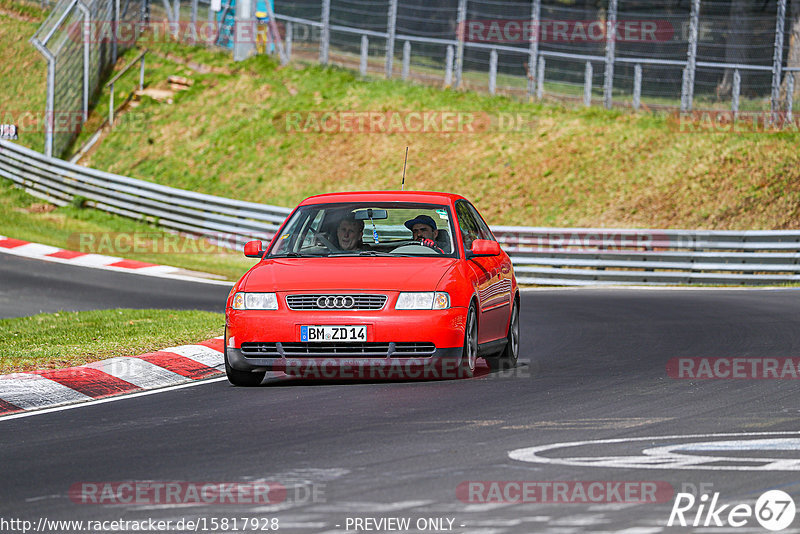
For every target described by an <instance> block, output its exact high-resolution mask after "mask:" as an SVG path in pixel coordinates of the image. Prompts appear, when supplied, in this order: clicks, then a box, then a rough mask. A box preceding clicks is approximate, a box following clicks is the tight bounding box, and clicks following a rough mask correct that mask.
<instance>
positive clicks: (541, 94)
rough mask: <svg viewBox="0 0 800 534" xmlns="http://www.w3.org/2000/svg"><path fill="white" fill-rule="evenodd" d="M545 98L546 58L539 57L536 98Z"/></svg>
mask: <svg viewBox="0 0 800 534" xmlns="http://www.w3.org/2000/svg"><path fill="white" fill-rule="evenodd" d="M543 97H544V56H539V68H538V69H536V98H538V99H539V100H541V99H542V98H543Z"/></svg>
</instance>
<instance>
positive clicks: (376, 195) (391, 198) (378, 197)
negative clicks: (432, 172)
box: [300, 191, 464, 206]
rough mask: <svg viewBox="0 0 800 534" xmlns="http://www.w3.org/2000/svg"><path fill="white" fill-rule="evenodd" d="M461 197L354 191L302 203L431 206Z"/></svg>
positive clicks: (404, 192)
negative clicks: (395, 203)
mask: <svg viewBox="0 0 800 534" xmlns="http://www.w3.org/2000/svg"><path fill="white" fill-rule="evenodd" d="M463 198H464V197H462V196H461V195H456V194H453V193H438V192H435V191H352V192H345V193H325V194H323V195H315V196H313V197H308V198H307V199H305V200H304V201H302V202H301V203H300V205H301V206H305V205H308V204H326V203H334V202H421V203H431V204H434V203H436V204H450V203H451V202H455V201H456V200H458V199H463Z"/></svg>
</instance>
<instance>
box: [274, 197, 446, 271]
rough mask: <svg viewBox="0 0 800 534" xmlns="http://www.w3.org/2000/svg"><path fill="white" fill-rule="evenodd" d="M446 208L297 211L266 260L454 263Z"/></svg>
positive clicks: (405, 205)
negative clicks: (447, 259) (359, 258)
mask: <svg viewBox="0 0 800 534" xmlns="http://www.w3.org/2000/svg"><path fill="white" fill-rule="evenodd" d="M452 220H453V217H452V215H451V213H450V209H449V208H448V207H447V206H445V205H438V204H418V203H409V202H388V203H363V202H359V203H337V204H315V205H310V206H301V207H300V208H298V209H297V211H295V213H294V214H293V215H292V217H291V219H290V220H289V221H288V223H287V224H286V226H285V227H284V228H283V230H282V231H281V233H280V235H278V236H276V238H275V240H274V241H273V243H272V246H271V248H270V250H269V252H268V254H267V256H266V257H268V258H277V257H314V256H320V257H332V256H387V257H389V256H391V257H399V256H419V257H424V256H429V257H435V256H447V257H456V256H457V248H456V247H455V244H454V241H453V225H452Z"/></svg>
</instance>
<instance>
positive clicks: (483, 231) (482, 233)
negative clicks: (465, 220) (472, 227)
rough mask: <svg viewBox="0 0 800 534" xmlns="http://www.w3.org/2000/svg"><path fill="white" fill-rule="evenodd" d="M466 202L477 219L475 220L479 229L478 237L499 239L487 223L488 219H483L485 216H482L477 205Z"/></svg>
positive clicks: (491, 239)
mask: <svg viewBox="0 0 800 534" xmlns="http://www.w3.org/2000/svg"><path fill="white" fill-rule="evenodd" d="M466 204H467V207H468V208H469V211H470V213H471V214H472V217H473V219H475V222H476V223H477V225H478V230H479V232H478V239H488V240H489V241H497V240H496V239H495V238H494V234H492V231H491V230H490V229H489V226H488V225H487V224H486V221H484V220H483V217H481V215H480V213H478V210H476V209H475V206H473V205H472V204H469V203H466Z"/></svg>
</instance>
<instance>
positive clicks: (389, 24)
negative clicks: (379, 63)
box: [386, 0, 397, 78]
mask: <svg viewBox="0 0 800 534" xmlns="http://www.w3.org/2000/svg"><path fill="white" fill-rule="evenodd" d="M386 33H387V34H388V36H387V38H386V77H387V78H391V77H392V70H393V67H394V39H395V34H396V33H397V0H389V14H388V19H387V21H386Z"/></svg>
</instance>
